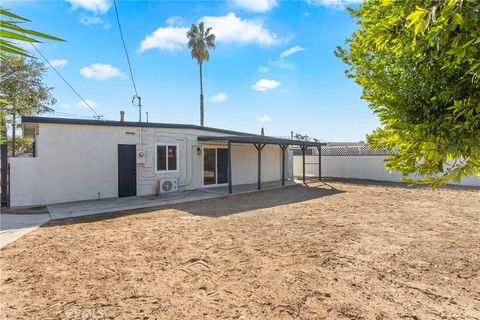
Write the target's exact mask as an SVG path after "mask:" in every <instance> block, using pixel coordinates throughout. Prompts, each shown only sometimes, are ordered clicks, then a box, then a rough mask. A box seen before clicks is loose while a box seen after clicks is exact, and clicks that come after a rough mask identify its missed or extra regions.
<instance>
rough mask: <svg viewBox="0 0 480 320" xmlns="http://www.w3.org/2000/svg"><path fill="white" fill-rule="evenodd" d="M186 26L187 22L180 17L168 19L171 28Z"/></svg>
mask: <svg viewBox="0 0 480 320" xmlns="http://www.w3.org/2000/svg"><path fill="white" fill-rule="evenodd" d="M184 24H185V20H183V18H182V17H179V16H173V17H170V18H168V19H167V25H168V26H171V27H175V26H183V25H184Z"/></svg>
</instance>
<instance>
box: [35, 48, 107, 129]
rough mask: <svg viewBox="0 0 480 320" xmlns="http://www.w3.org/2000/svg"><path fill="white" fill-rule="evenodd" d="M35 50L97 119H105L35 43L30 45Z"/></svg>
mask: <svg viewBox="0 0 480 320" xmlns="http://www.w3.org/2000/svg"><path fill="white" fill-rule="evenodd" d="M30 44H31V45H32V46H33V48H35V50H36V51H37V52H38V54H39V55H40V56H41V57H42V58H43V60H45V62H46V63H47V64H48V65H49V66H50V68H52V69H53V71H55V73H56V74H57V75H58V76H59V77H60V78H61V79H62V80H63V82H65V83H66V84H67V86H68V87H69V88H70V89H72V91H73V92H74V93H75V94H76V95H77V97H79V98H80V100H82V101H83V103H85V105H86V106H87V107H88V108H89V109H90V110H91V111H92V112H93V113H94V114H95V117H96V118H97V119H98V120H100V119H101V118H103V116H102V115H100V114H98V113H97V112H96V111H95V109H93V107H92V106H90V105H89V104H88V102H87V101H85V99H83V98H82V96H81V95H80V94H79V93H78V92H77V90H75V89H74V88H73V87H72V85H71V84H70V83H68V81H67V80H66V79H65V78H64V77H63V76H62V75H61V74H60V72H58V70H57V69H56V68H55V67H54V66H53V65H52V64H51V63H50V61H48V59H47V58H45V56H44V55H43V54H42V53H41V52H40V50H39V49H38V48H37V47H36V46H35V45H34V44H33V43H30Z"/></svg>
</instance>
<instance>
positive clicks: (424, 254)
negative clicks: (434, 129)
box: [0, 181, 480, 319]
mask: <svg viewBox="0 0 480 320" xmlns="http://www.w3.org/2000/svg"><path fill="white" fill-rule="evenodd" d="M479 219H480V191H479V190H478V189H477V190H473V189H459V188H456V189H455V188H454V189H441V190H436V191H432V190H429V189H423V188H406V187H401V186H399V185H386V184H373V183H354V182H342V181H332V182H328V185H326V184H318V183H316V184H313V185H311V187H310V188H305V187H289V188H285V189H281V190H272V191H264V192H259V193H253V194H245V195H238V196H231V197H226V198H221V199H215V200H207V201H201V202H195V203H188V204H183V205H176V206H173V207H170V208H164V209H161V210H157V211H153V212H144V213H136V214H123V215H112V216H110V217H108V219H105V217H103V218H101V219H100V218H97V219H93V218H87V219H76V220H70V221H64V222H62V223H55V224H50V225H48V226H46V227H43V228H40V229H38V230H37V231H35V232H33V233H31V234H28V235H27V236H25V237H23V238H21V239H20V240H18V241H16V242H15V243H13V244H11V245H9V246H7V247H6V248H4V249H2V250H1V251H0V261H1V268H2V273H1V277H0V293H1V306H2V311H1V317H2V318H7V319H102V318H107V319H113V318H119V319H165V318H168V319H213V318H215V319H216V318H226V319H232V318H233V319H291V318H300V319H480V231H479V230H480V222H479Z"/></svg>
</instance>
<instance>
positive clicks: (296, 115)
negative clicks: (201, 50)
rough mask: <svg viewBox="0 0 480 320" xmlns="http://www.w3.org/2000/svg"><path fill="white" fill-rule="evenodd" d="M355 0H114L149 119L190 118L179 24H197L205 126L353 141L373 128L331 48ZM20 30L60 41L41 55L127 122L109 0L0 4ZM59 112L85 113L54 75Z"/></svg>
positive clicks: (125, 85)
mask: <svg viewBox="0 0 480 320" xmlns="http://www.w3.org/2000/svg"><path fill="white" fill-rule="evenodd" d="M358 1H359V0H310V1H301V0H299V1H285V2H282V1H275V0H261V1H237V0H225V1H118V2H117V5H118V7H119V14H120V19H121V22H122V27H123V31H124V36H125V40H126V44H127V48H128V50H129V53H130V59H131V62H132V67H133V72H134V77H135V80H136V83H137V87H138V91H139V95H140V96H141V97H142V102H143V105H144V111H148V112H149V118H150V121H151V122H171V123H192V124H198V123H199V75H198V73H199V71H198V65H197V64H196V62H195V61H194V60H192V59H191V57H190V52H189V50H188V48H186V46H185V42H186V38H185V30H186V29H187V28H188V26H190V25H191V24H192V23H196V22H198V21H199V20H204V21H205V22H206V24H207V25H210V26H212V27H213V30H212V31H213V33H214V34H216V35H217V48H216V49H215V50H213V51H212V52H211V59H210V61H209V62H207V63H205V65H204V93H205V124H206V125H207V126H212V127H221V128H226V129H233V130H241V131H247V132H253V133H257V132H260V129H261V127H265V132H266V134H268V135H275V136H288V135H289V133H290V131H294V132H298V133H303V134H308V135H309V136H312V137H317V138H320V139H322V140H328V141H359V140H364V139H365V134H367V133H369V132H371V131H372V130H374V129H375V128H376V127H377V126H378V125H379V124H378V120H377V118H376V116H374V115H373V114H372V112H371V111H370V110H369V109H368V107H367V103H366V102H365V101H363V100H361V99H360V92H361V90H360V87H359V86H357V85H356V84H355V83H354V82H353V81H352V80H351V79H347V78H346V77H345V75H344V69H345V65H343V64H342V62H341V61H340V60H339V59H338V58H336V57H335V56H334V55H333V51H334V50H335V47H336V46H337V45H342V44H343V43H344V39H345V38H347V37H348V36H349V35H350V34H351V33H352V32H353V31H354V30H355V29H356V25H355V22H354V21H353V20H352V19H351V18H350V16H349V14H348V12H347V11H346V10H344V6H345V5H354V6H355V5H357V4H356V2H358ZM2 6H3V7H4V8H9V9H12V10H14V12H15V13H17V14H20V15H22V16H25V17H27V18H29V19H30V20H32V23H30V24H29V26H28V27H31V28H34V29H35V30H39V31H42V32H46V33H49V34H52V35H55V36H58V37H61V38H63V39H66V40H67V42H65V43H54V42H47V43H43V44H41V45H40V46H39V49H40V50H41V52H42V53H43V54H44V55H45V56H46V57H47V58H48V59H49V60H50V61H51V62H52V63H54V64H55V65H56V66H57V68H58V70H59V71H60V73H61V74H62V75H63V76H64V77H65V78H66V79H67V80H68V81H69V82H70V83H71V84H72V85H73V87H74V88H75V89H76V90H77V91H78V92H79V93H80V94H81V95H82V96H83V98H85V99H86V100H88V101H90V102H91V104H92V105H93V106H94V107H95V109H96V111H97V112H98V113H100V114H102V115H104V116H105V119H113V120H117V119H118V118H119V115H118V114H119V111H120V110H125V111H126V119H127V120H132V121H136V120H137V119H138V111H137V109H136V108H135V107H133V106H132V105H131V100H132V96H133V93H134V92H133V87H132V84H131V81H130V75H129V72H128V65H127V62H126V58H125V55H124V52H123V48H122V44H121V41H120V36H119V32H118V27H117V23H116V20H115V10H114V7H113V3H112V2H111V1H109V0H69V1H12V0H6V1H3V4H2ZM46 82H47V84H48V85H49V86H52V87H54V88H55V89H54V90H53V94H54V96H55V97H56V98H57V100H58V103H57V105H56V106H55V109H56V110H57V111H60V112H67V113H72V114H79V115H85V116H92V112H90V111H89V110H88V109H87V108H85V106H82V104H81V103H80V102H79V99H78V97H76V96H75V94H74V93H73V92H72V91H71V90H70V89H69V88H68V87H67V86H66V85H65V84H64V83H63V82H62V80H61V79H60V78H59V77H58V76H57V75H56V74H55V73H54V72H53V71H52V70H49V71H48V75H47V77H46Z"/></svg>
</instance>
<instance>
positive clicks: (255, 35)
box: [200, 12, 288, 46]
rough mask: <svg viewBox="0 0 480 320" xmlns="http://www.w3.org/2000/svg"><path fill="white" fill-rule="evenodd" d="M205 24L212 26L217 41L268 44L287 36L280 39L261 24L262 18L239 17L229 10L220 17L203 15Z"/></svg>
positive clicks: (276, 42)
mask: <svg viewBox="0 0 480 320" xmlns="http://www.w3.org/2000/svg"><path fill="white" fill-rule="evenodd" d="M200 21H204V22H205V25H206V26H208V27H212V31H213V33H214V34H215V36H216V40H217V41H218V42H226V43H241V44H250V43H256V44H260V45H265V46H270V45H274V44H278V43H282V42H286V41H287V40H288V38H285V39H281V38H279V37H278V36H277V35H276V34H275V33H274V32H272V31H270V30H268V29H266V28H265V27H264V26H263V20H249V19H241V18H239V17H237V16H236V15H235V13H233V12H230V13H228V14H227V15H225V16H220V17H208V16H207V17H203V18H202V19H200Z"/></svg>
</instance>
